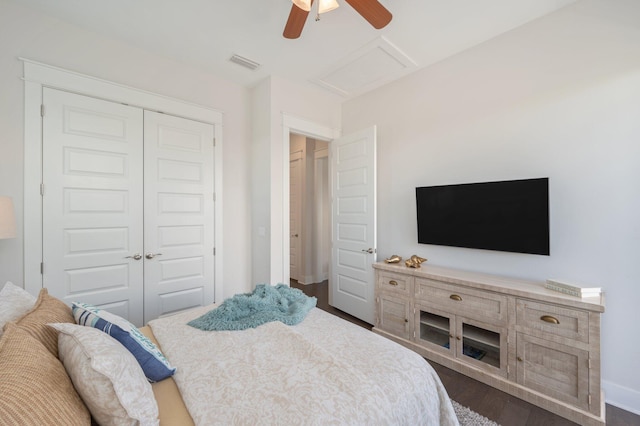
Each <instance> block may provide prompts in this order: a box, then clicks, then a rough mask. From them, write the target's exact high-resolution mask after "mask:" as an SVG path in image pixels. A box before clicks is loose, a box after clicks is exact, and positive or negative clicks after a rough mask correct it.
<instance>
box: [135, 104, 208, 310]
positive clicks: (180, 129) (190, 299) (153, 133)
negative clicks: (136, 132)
mask: <svg viewBox="0 0 640 426" xmlns="http://www.w3.org/2000/svg"><path fill="white" fill-rule="evenodd" d="M144 179H145V195H144V210H145V223H144V247H145V253H144V256H145V259H144V264H145V268H144V275H145V280H144V281H145V322H146V321H149V320H151V319H153V318H157V317H159V316H162V315H166V314H170V313H174V312H177V311H180V310H184V309H187V308H191V307H195V306H202V305H204V304H209V303H212V302H213V301H214V215H213V212H214V196H215V195H214V127H213V125H211V124H206V123H201V122H198V121H193V120H187V119H184V118H180V117H174V116H170V115H165V114H160V113H156V112H151V111H145V112H144Z"/></svg>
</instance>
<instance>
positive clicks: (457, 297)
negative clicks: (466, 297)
mask: <svg viewBox="0 0 640 426" xmlns="http://www.w3.org/2000/svg"><path fill="white" fill-rule="evenodd" d="M449 299H452V300H457V301H458V302H460V301H461V300H462V297H460V296H458V295H457V294H452V295H451V296H449Z"/></svg>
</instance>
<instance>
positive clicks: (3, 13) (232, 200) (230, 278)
mask: <svg viewBox="0 0 640 426" xmlns="http://www.w3.org/2000/svg"><path fill="white" fill-rule="evenodd" d="M18 57H25V58H29V59H33V60H36V61H40V62H44V63H47V64H51V65H55V66H58V67H61V68H66V69H69V70H72V71H77V72H80V73H84V74H88V75H92V76H96V77H99V78H103V79H106V80H110V81H113V82H117V83H121V84H125V85H128V86H132V87H136V88H140V89H144V90H148V91H151V92H155V93H158V94H162V95H167V96H171V97H174V98H177V99H182V100H186V101H189V102H193V103H197V104H200V105H203V106H207V107H211V108H215V109H218V110H221V111H223V112H224V120H223V122H224V129H223V137H224V152H223V153H222V155H223V158H224V178H223V181H224V188H223V194H224V206H223V217H224V221H225V222H224V228H225V236H226V238H225V240H224V247H222V251H223V252H224V255H225V259H229V262H230V261H232V260H233V259H237V258H243V259H246V255H247V253H249V252H250V243H251V240H250V238H251V233H250V211H251V209H250V192H249V188H250V169H249V162H248V161H247V158H249V153H250V148H251V147H250V144H249V143H250V130H249V129H250V127H249V125H250V123H249V92H248V90H246V89H244V88H242V87H240V86H238V85H235V84H233V83H230V82H228V81H224V80H221V79H219V78H217V77H215V76H213V75H211V74H208V73H205V72H202V71H200V70H197V69H195V68H190V67H187V66H184V65H182V64H180V63H177V62H173V61H170V60H167V59H166V58H163V57H160V56H157V55H153V54H150V53H147V52H145V51H142V50H139V49H136V48H133V47H131V46H129V45H126V44H124V43H120V42H119V41H117V40H114V39H108V38H104V37H102V36H100V35H98V34H96V33H92V32H90V31H87V30H84V29H81V28H79V27H75V26H72V25H68V24H66V23H64V22H61V21H59V20H57V19H54V18H50V17H47V16H45V15H43V14H41V13H40V12H37V11H34V10H32V9H30V8H27V7H24V6H22V5H19V4H16V3H12V2H8V1H5V0H0V93H1V94H2V95H1V96H0V195H9V196H12V197H13V198H14V203H15V205H16V214H17V217H18V233H19V235H21V234H22V231H23V223H22V215H23V208H22V205H23V198H24V197H23V192H24V189H23V172H24V154H23V132H24V125H23V120H24V93H23V90H24V87H23V83H22V81H21V80H20V78H21V77H22V74H23V73H22V63H21V62H20V61H18V59H17V58H18ZM218 250H220V248H218ZM249 261H250V259H249ZM23 277H24V275H23V240H22V237H21V236H19V237H18V238H16V239H14V240H0V286H1V285H3V284H4V282H5V281H7V280H11V281H13V282H14V283H17V284H23ZM224 286H225V288H224V295H225V296H229V295H232V294H235V293H237V292H240V291H246V289H247V288H249V287H250V286H251V274H250V269H248V268H237V267H226V268H224Z"/></svg>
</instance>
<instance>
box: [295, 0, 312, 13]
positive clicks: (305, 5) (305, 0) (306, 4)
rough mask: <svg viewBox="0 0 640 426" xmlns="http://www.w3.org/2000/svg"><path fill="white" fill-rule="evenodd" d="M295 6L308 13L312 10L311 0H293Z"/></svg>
mask: <svg viewBox="0 0 640 426" xmlns="http://www.w3.org/2000/svg"><path fill="white" fill-rule="evenodd" d="M291 1H292V2H293V4H295V5H296V6H298V7H299V8H300V9H302V10H304V11H305V12H308V11H310V10H311V0H291Z"/></svg>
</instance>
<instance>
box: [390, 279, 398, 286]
mask: <svg viewBox="0 0 640 426" xmlns="http://www.w3.org/2000/svg"><path fill="white" fill-rule="evenodd" d="M389 284H390V285H398V281H396V280H391V281H389Z"/></svg>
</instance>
